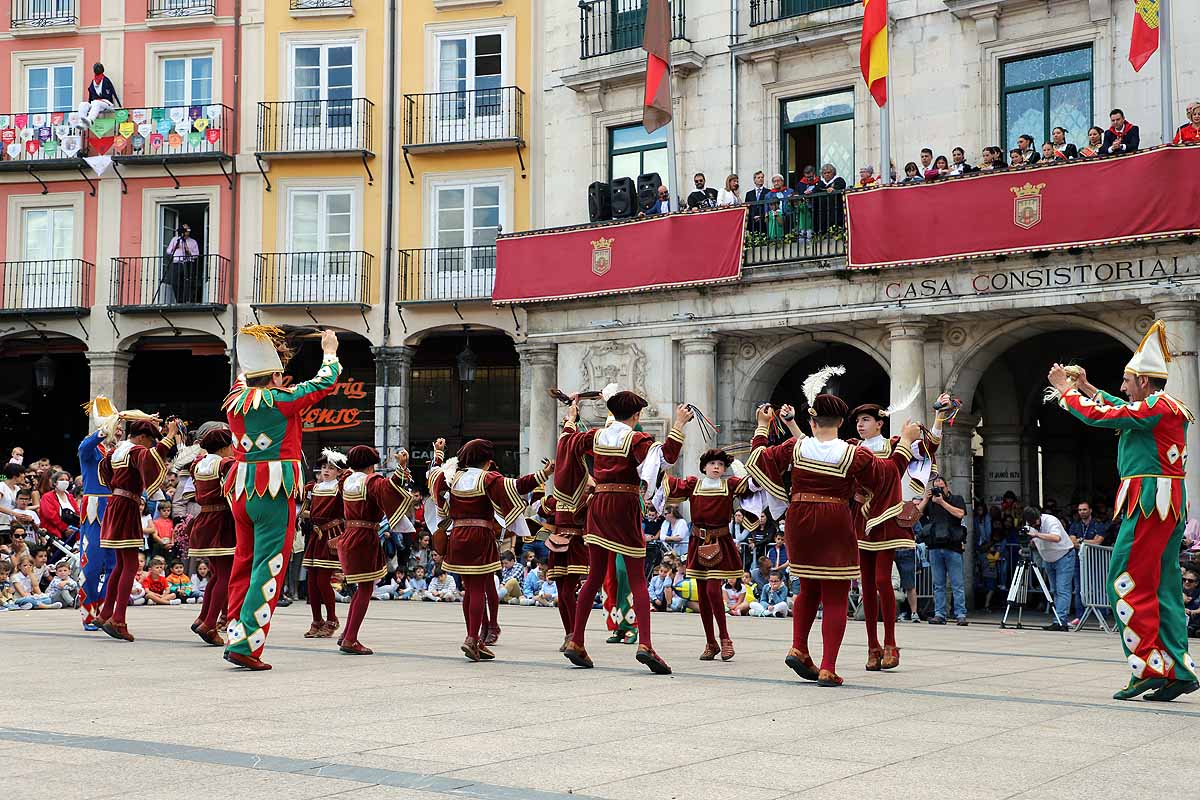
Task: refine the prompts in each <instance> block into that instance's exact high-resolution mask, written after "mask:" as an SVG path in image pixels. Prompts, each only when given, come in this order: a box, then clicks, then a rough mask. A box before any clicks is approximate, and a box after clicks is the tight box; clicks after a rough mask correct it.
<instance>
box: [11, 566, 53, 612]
mask: <svg viewBox="0 0 1200 800" xmlns="http://www.w3.org/2000/svg"><path fill="white" fill-rule="evenodd" d="M34 583H35V579H34V574H33V559H32V558H30V557H29V556H22V557H21V560H20V561H19V562H18V563H17V571H16V573H15V574H14V575H13V577H12V584H13V587H14V588H15V589H16V590H17V596H16V603H17V605H18V606H19V607H21V608H62V603H55V602H53V601H51V600H50V595H48V594H42V593H41V592H38V591H37V590H36V588H35V586H34Z"/></svg>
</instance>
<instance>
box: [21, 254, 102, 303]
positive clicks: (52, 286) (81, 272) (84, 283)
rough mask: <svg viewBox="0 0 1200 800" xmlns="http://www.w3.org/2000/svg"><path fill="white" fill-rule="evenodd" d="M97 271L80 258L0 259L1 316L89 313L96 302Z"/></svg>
mask: <svg viewBox="0 0 1200 800" xmlns="http://www.w3.org/2000/svg"><path fill="white" fill-rule="evenodd" d="M95 271H96V267H95V266H94V265H93V264H91V263H89V262H87V261H84V260H82V259H78V258H61V259H51V260H45V261H0V291H2V292H3V295H2V296H0V316H8V317H29V316H35V315H39V316H45V315H57V314H69V315H71V316H75V317H82V316H85V315H86V314H87V313H88V309H89V308H90V307H91V305H92V275H94V274H95Z"/></svg>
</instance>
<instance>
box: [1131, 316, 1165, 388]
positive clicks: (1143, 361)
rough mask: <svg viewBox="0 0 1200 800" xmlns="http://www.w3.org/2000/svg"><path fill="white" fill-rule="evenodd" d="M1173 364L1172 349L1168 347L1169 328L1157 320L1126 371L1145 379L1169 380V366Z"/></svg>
mask: <svg viewBox="0 0 1200 800" xmlns="http://www.w3.org/2000/svg"><path fill="white" fill-rule="evenodd" d="M1170 363H1171V348H1170V347H1168V346H1167V326H1166V324H1165V323H1164V322H1163V321H1162V320H1161V319H1160V320H1156V321H1155V322H1154V324H1153V325H1151V326H1150V330H1148V331H1146V335H1145V336H1143V337H1142V343H1141V344H1139V345H1138V348H1137V350H1136V351H1134V354H1133V358H1131V359H1129V363H1128V364H1126V365H1125V371H1126V372H1128V373H1130V374H1132V375H1139V376H1141V377H1145V378H1162V379H1163V380H1166V379H1167V364H1170Z"/></svg>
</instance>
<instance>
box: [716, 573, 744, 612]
mask: <svg viewBox="0 0 1200 800" xmlns="http://www.w3.org/2000/svg"><path fill="white" fill-rule="evenodd" d="M721 595H722V597H723V598H724V601H725V611H726V613H729V614H733V615H734V616H735V617H736V616H740V615H741V614H742V613H743V612H742V611H741V608H742V605H743V604H745V603H746V587H745V585H744V584H743V583H742V579H741V578H726V579H725V585H724V586H722V587H721ZM747 609H749V606H747Z"/></svg>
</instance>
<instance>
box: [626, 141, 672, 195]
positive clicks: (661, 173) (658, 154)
mask: <svg viewBox="0 0 1200 800" xmlns="http://www.w3.org/2000/svg"><path fill="white" fill-rule="evenodd" d="M651 172H657V173H658V177H659V179H660V180H662V182H663V186H667V183H668V181H667V178H668V175H669V170H668V169H667V148H665V147H660V148H658V149H657V150H647V151H645V152H644V153H642V172H641V173H638V174H639V175H640V174H643V173H645V174H649V173H651ZM633 178H634V180H637V176H636V175H635V176H633ZM667 188H670V187H669V186H667Z"/></svg>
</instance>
